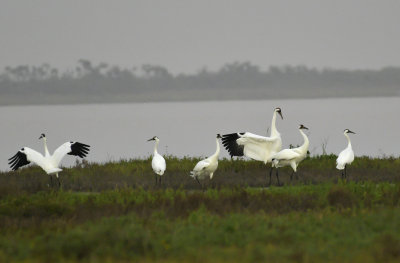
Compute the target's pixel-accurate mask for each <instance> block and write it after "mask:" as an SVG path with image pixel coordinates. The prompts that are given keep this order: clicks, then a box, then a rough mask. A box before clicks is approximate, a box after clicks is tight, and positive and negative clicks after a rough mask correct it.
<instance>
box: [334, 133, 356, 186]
mask: <svg viewBox="0 0 400 263" xmlns="http://www.w3.org/2000/svg"><path fill="white" fill-rule="evenodd" d="M349 133H353V134H355V132H352V131H350V130H349V129H345V130H344V132H343V134H344V136H346V138H347V141H348V144H347V147H346V149H344V150H343V151H341V152H340V153H339V156H338V158H337V159H336V168H337V169H338V170H342V178H347V171H346V167H347V165H348V164H351V163H352V162H353V161H354V151H353V148H352V147H351V141H350V137H349V135H348V134H349Z"/></svg>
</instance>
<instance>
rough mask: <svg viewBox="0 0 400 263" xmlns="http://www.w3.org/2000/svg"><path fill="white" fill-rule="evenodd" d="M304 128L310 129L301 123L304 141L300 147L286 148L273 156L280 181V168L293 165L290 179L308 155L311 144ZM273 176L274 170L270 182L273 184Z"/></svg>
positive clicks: (300, 127) (300, 128)
mask: <svg viewBox="0 0 400 263" xmlns="http://www.w3.org/2000/svg"><path fill="white" fill-rule="evenodd" d="M303 130H308V128H307V127H306V126H304V125H303V124H300V125H299V132H300V134H301V135H302V136H303V139H304V143H303V145H301V146H300V147H297V148H292V149H284V150H282V151H280V152H278V153H276V154H275V155H274V156H273V157H272V166H273V167H275V168H276V178H277V180H278V185H279V184H280V183H279V174H278V170H279V169H278V168H280V167H284V166H289V165H290V167H292V169H293V173H292V174H291V176H290V180H292V178H293V174H294V173H296V172H297V166H298V165H299V163H300V162H301V161H303V160H304V159H305V158H306V157H307V151H308V146H309V144H310V142H309V140H308V137H307V135H306V134H305V133H304V132H303ZM271 176H272V170H271V172H270V174H269V184H271Z"/></svg>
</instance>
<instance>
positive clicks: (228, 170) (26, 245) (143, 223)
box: [0, 156, 400, 262]
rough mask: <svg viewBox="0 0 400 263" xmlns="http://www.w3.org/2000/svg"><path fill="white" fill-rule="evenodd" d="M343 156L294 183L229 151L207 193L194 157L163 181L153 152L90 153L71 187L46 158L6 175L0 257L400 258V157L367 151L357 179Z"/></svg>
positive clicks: (314, 164)
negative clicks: (95, 157) (276, 182)
mask: <svg viewBox="0 0 400 263" xmlns="http://www.w3.org/2000/svg"><path fill="white" fill-rule="evenodd" d="M332 159H334V157H333V156H325V157H316V158H312V159H309V160H306V161H304V164H302V167H301V169H300V171H301V173H300V179H299V180H296V181H294V182H289V181H288V177H289V176H288V175H289V171H288V170H286V171H283V172H282V181H284V186H282V187H277V186H271V187H261V186H263V185H265V181H266V180H265V175H266V168H265V167H264V166H262V165H260V164H259V163H257V162H246V161H234V162H232V161H230V160H223V161H221V162H220V168H219V170H218V171H217V174H216V175H215V178H214V179H215V182H212V183H211V182H208V189H207V190H206V191H204V192H203V191H200V189H199V187H198V185H197V183H196V182H195V181H193V179H191V178H189V176H188V173H187V172H188V171H187V170H189V169H190V168H192V167H193V165H194V162H195V161H196V159H189V158H186V159H183V160H178V159H175V158H169V159H168V160H167V162H168V164H169V165H168V171H169V172H168V173H167V174H166V178H165V180H164V182H165V183H164V185H162V186H157V187H156V186H154V181H153V180H154V177H153V174H152V173H151V168H148V167H149V160H133V161H123V162H120V163H107V164H104V165H99V164H89V163H79V164H77V167H75V168H74V169H66V170H65V172H63V173H62V174H63V182H64V186H63V188H62V189H59V190H52V189H50V188H49V187H48V186H47V183H48V181H47V180H48V178H47V176H44V175H43V173H42V172H41V171H40V170H38V169H37V168H35V167H31V168H28V169H23V170H22V171H20V172H18V173H2V174H0V183H1V192H0V262H76V261H81V262H132V261H137V262H156V261H157V262H176V261H191V262H227V261H229V262H265V261H271V262H398V261H399V260H400V238H399V236H400V182H399V169H400V162H399V159H394V158H393V159H384V160H375V159H369V158H359V159H357V160H356V161H355V163H354V165H353V166H352V168H351V170H349V172H350V174H351V175H350V180H347V181H346V180H344V181H342V180H340V179H339V180H338V174H337V171H335V170H334V166H333V165H332V164H331V161H332ZM332 166H333V168H332ZM186 179H187V180H186ZM214 179H213V181H214Z"/></svg>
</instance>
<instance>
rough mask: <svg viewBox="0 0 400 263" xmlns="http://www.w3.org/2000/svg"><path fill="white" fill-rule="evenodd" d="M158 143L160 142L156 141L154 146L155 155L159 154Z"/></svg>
mask: <svg viewBox="0 0 400 263" xmlns="http://www.w3.org/2000/svg"><path fill="white" fill-rule="evenodd" d="M158 142H159V141H157V140H156V143H155V144H154V154H157V153H158V152H157V148H158Z"/></svg>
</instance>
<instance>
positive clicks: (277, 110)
mask: <svg viewBox="0 0 400 263" xmlns="http://www.w3.org/2000/svg"><path fill="white" fill-rule="evenodd" d="M275 111H276V112H277V113H278V114H279V116H281V119H282V120H283V115H282V109H281V108H279V107H278V108H275Z"/></svg>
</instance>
